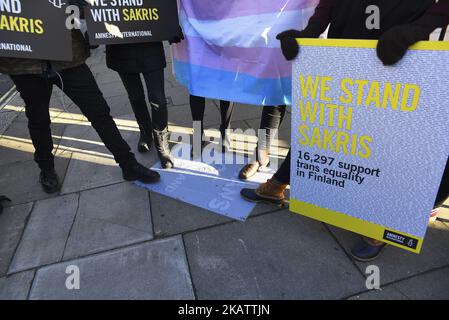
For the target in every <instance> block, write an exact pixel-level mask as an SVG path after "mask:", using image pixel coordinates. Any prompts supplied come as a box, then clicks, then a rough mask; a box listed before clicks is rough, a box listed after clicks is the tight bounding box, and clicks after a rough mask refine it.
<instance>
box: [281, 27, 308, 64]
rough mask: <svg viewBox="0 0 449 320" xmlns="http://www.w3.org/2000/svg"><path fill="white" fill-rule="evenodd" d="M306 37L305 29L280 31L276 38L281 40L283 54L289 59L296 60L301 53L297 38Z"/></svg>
mask: <svg viewBox="0 0 449 320" xmlns="http://www.w3.org/2000/svg"><path fill="white" fill-rule="evenodd" d="M301 37H304V32H303V31H298V30H287V31H284V32H281V33H279V34H278V35H277V36H276V39H278V40H280V41H281V49H282V54H283V55H284V57H285V59H287V60H288V61H291V60H294V59H295V58H296V57H297V56H298V53H299V44H298V42H297V41H296V38H301Z"/></svg>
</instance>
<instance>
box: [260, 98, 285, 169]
mask: <svg viewBox="0 0 449 320" xmlns="http://www.w3.org/2000/svg"><path fill="white" fill-rule="evenodd" d="M286 110H287V106H264V107H263V110H262V118H261V119H260V128H259V129H260V130H263V131H262V132H264V133H265V134H262V136H261V135H260V134H259V142H258V145H257V148H258V149H260V150H268V149H269V148H270V145H271V139H272V138H273V135H274V134H275V132H276V130H278V129H279V127H280V126H281V124H282V121H283V120H284V117H285V112H286ZM257 156H259V154H258V152H257ZM258 160H259V159H258Z"/></svg>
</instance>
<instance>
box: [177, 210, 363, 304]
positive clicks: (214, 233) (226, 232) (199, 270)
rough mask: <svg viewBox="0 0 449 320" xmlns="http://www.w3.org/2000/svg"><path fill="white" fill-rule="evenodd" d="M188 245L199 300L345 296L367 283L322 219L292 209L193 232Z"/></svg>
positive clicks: (188, 236)
mask: <svg viewBox="0 0 449 320" xmlns="http://www.w3.org/2000/svg"><path fill="white" fill-rule="evenodd" d="M185 244H186V249H187V256H188V259H189V263H190V268H191V274H192V279H193V281H194V283H195V288H196V292H197V296H198V298H199V299H340V298H344V297H348V296H350V295H351V294H355V293H357V292H361V291H362V290H363V288H364V287H365V279H364V277H363V276H362V275H361V274H360V272H359V271H358V270H357V268H355V267H354V266H353V264H352V263H351V262H350V260H349V259H348V258H347V256H346V255H345V254H344V252H342V251H341V250H340V248H339V246H338V244H337V243H336V242H335V241H334V239H333V238H332V237H331V235H330V234H329V232H328V231H327V230H326V229H325V228H324V226H323V224H321V223H318V222H315V221H313V220H310V219H307V218H303V217H300V216H298V215H294V214H292V213H289V212H288V211H287V210H285V211H283V212H277V213H273V214H268V215H264V216H260V217H255V218H253V219H250V220H249V221H247V222H246V223H232V224H227V225H223V226H219V227H216V228H213V229H207V230H203V231H198V232H194V233H190V234H187V235H185ZM330 279H332V280H330Z"/></svg>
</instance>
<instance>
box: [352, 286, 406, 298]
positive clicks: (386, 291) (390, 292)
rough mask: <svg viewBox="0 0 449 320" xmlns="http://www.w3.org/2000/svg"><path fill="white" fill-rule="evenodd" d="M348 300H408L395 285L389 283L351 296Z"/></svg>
mask: <svg viewBox="0 0 449 320" xmlns="http://www.w3.org/2000/svg"><path fill="white" fill-rule="evenodd" d="M348 300H408V298H407V297H406V296H405V295H404V294H403V293H402V292H401V291H399V290H398V289H397V288H396V286H395V285H389V286H387V287H385V288H381V289H380V290H370V291H367V292H364V293H362V294H359V295H356V296H353V297H351V298H349V299H348Z"/></svg>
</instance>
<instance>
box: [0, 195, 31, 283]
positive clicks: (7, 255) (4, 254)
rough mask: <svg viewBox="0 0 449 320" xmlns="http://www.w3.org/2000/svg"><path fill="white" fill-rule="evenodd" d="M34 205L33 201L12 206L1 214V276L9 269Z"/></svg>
mask: <svg viewBox="0 0 449 320" xmlns="http://www.w3.org/2000/svg"><path fill="white" fill-rule="evenodd" d="M32 207H33V203H27V204H23V205H17V206H12V207H9V208H6V209H5V210H4V211H3V213H2V214H1V215H0V277H1V276H3V275H5V274H6V272H7V271H8V267H9V264H10V262H11V259H12V257H13V255H14V252H15V250H16V248H17V245H18V244H19V241H20V238H21V236H22V233H23V230H24V229H25V225H26V221H27V218H28V216H29V214H30V212H31V208H32Z"/></svg>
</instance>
